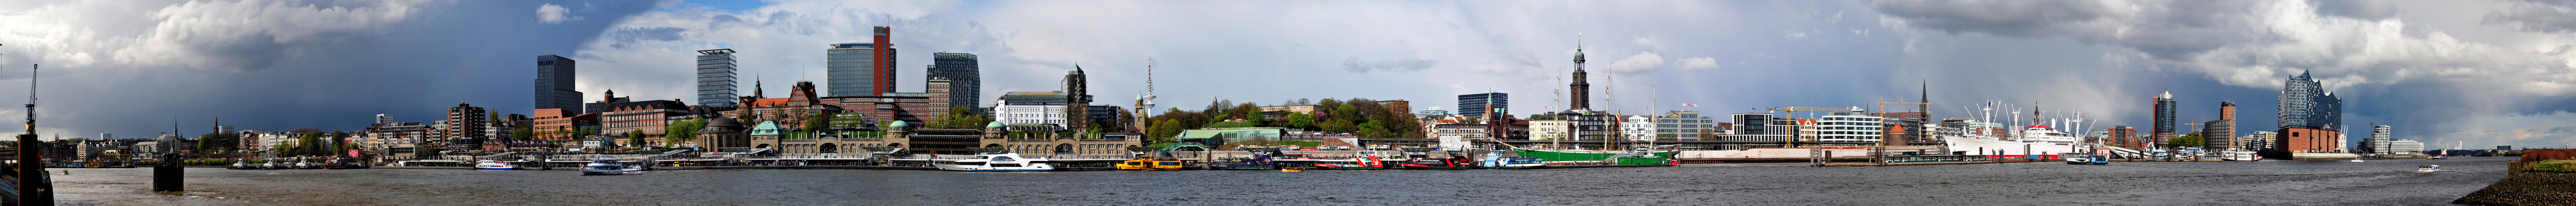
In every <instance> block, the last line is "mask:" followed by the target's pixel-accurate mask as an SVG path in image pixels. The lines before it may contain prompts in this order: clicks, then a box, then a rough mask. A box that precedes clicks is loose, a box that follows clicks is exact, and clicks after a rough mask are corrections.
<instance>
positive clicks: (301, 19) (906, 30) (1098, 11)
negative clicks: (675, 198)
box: [0, 0, 2576, 148]
mask: <svg viewBox="0 0 2576 206" xmlns="http://www.w3.org/2000/svg"><path fill="white" fill-rule="evenodd" d="M2568 11H2576V4H2570V3H2562V2H2538V1H2219V2H2209V1H2155V0H2139V1H1989V0H1962V1H1611V2H1597V1H748V0H726V1H328V0H307V1H261V0H252V1H169V0H138V1H71V0H29V1H16V3H11V4H0V22H5V23H0V96H24V95H25V94H23V93H20V91H25V90H24V89H23V88H19V87H23V85H28V83H27V82H26V81H28V80H29V78H28V77H29V76H28V75H27V73H28V71H29V70H28V68H29V67H30V65H33V64H42V65H43V68H44V69H43V72H41V73H39V76H41V77H42V79H43V81H42V82H40V84H38V85H40V86H39V88H38V89H37V91H38V92H40V97H41V98H42V100H40V101H38V102H37V103H38V104H39V108H38V112H37V114H38V115H39V116H38V121H39V122H38V123H39V124H38V126H37V127H38V128H37V130H39V133H42V134H46V135H58V136H62V137H95V136H97V134H98V133H114V134H117V137H120V138H142V137H148V136H149V135H152V134H153V133H154V132H156V131H169V130H171V129H172V127H173V125H172V124H174V123H175V124H176V127H177V129H178V130H179V132H181V133H185V134H190V135H194V134H203V133H206V132H207V131H208V130H207V129H206V128H209V127H210V126H211V125H215V124H218V123H217V122H216V121H217V119H218V118H220V119H221V123H220V124H225V125H236V126H239V127H241V128H243V129H258V130H291V129H296V128H302V127H320V128H323V129H325V130H359V129H362V128H363V127H365V126H366V124H367V123H370V121H372V118H373V115H376V114H387V115H390V116H392V117H394V118H395V120H396V121H403V122H423V121H429V120H432V119H433V118H435V117H436V116H437V115H440V114H441V113H443V109H445V108H447V107H453V106H457V105H456V104H457V103H465V104H472V105H474V106H479V107H486V108H488V109H490V110H493V111H501V112H507V113H518V114H525V113H529V112H527V111H528V110H529V109H530V108H531V106H530V105H531V103H530V102H531V101H532V100H531V99H532V94H530V91H531V88H532V87H533V86H532V84H533V79H534V78H535V72H534V69H535V65H534V64H532V62H533V61H535V60H534V57H536V56H539V55H560V56H565V57H569V58H572V59H575V60H577V61H580V62H581V68H580V72H581V73H580V74H579V77H578V78H577V80H578V83H577V85H578V90H580V91H582V92H585V93H586V95H588V96H591V97H592V98H596V96H598V95H599V94H600V92H602V91H607V90H615V91H616V92H617V94H618V95H619V96H631V97H634V98H638V99H682V98H688V97H689V96H690V95H689V94H690V93H691V92H692V91H693V90H692V89H691V88H690V85H691V82H690V81H691V74H692V73H693V71H691V70H690V69H691V68H692V66H693V65H691V63H690V62H691V60H692V59H691V57H692V56H694V54H693V52H692V51H695V50H705V49H733V50H736V51H738V52H740V53H737V54H736V55H737V58H738V60H739V61H740V63H738V65H739V66H740V67H741V68H742V70H741V71H740V75H741V78H740V79H742V80H744V81H745V82H744V83H752V82H750V81H753V80H757V81H759V82H760V83H762V85H763V86H764V87H763V88H774V89H780V90H781V91H785V89H787V87H788V85H792V84H793V82H796V81H811V80H817V79H821V77H822V76H823V75H822V72H821V69H822V68H821V64H822V62H823V61H822V59H823V58H822V57H823V56H824V55H823V53H822V52H823V51H822V50H823V49H824V48H826V47H825V45H826V44H831V43H844V42H868V41H872V39H871V38H870V37H869V36H868V34H869V33H870V32H869V31H868V28H869V27H871V26H890V27H893V30H894V31H893V39H892V40H891V41H893V42H890V43H892V44H894V45H895V46H894V47H895V48H899V49H901V52H902V53H900V54H898V56H899V57H898V58H897V61H898V62H909V63H904V64H899V65H903V66H897V69H898V72H897V73H898V77H897V80H898V82H899V83H898V88H899V89H898V90H897V91H902V92H919V91H921V86H920V84H921V81H922V76H921V74H925V73H927V72H925V70H924V68H925V67H926V66H923V65H928V64H929V63H930V62H931V61H930V59H929V55H928V53H931V52H958V53H972V54H976V55H978V56H979V57H980V58H981V59H980V61H981V65H982V69H983V70H982V72H983V78H984V81H985V82H986V88H985V91H984V94H986V95H987V97H985V99H993V98H992V97H991V96H997V95H999V94H1001V93H1004V92H1014V91H1053V90H1056V87H1057V84H1058V81H1057V80H1058V78H1060V77H1061V75H1063V74H1064V72H1065V71H1067V70H1068V69H1070V68H1073V67H1075V66H1077V65H1078V66H1080V67H1082V68H1083V70H1084V71H1085V72H1087V73H1088V74H1089V78H1090V80H1091V82H1092V84H1091V85H1090V89H1091V91H1093V93H1095V94H1099V95H1100V96H1102V98H1101V99H1103V100H1109V101H1111V102H1114V103H1112V104H1121V105H1123V104H1125V102H1126V101H1124V99H1127V98H1130V97H1132V96H1133V95H1132V94H1131V93H1138V92H1143V90H1144V87H1145V85H1144V83H1143V82H1142V80H1144V79H1145V78H1146V72H1145V69H1146V68H1147V64H1148V62H1151V64H1152V65H1153V66H1152V68H1153V72H1152V73H1153V75H1152V76H1153V78H1154V80H1155V81H1154V82H1155V84H1156V85H1155V86H1154V89H1155V90H1154V94H1155V95H1157V96H1159V97H1160V99H1159V100H1158V101H1157V103H1158V104H1160V105H1161V106H1162V107H1163V108H1175V107H1177V108H1200V107H1204V106H1205V105H1207V104H1208V103H1207V101H1208V100H1210V99H1226V100H1232V101H1234V102H1252V103H1259V104H1263V105H1272V104H1279V103H1280V102H1284V101H1289V100H1295V99H1301V98H1304V99H1324V98H1336V99H1339V98H1355V97H1356V98H1369V99H1378V100H1393V99H1402V100H1408V101H1411V102H1412V105H1414V107H1416V109H1424V108H1429V107H1438V108H1439V109H1454V108H1455V107H1456V106H1455V104H1456V101H1455V99H1454V97H1455V96H1456V95H1460V94H1471V93H1484V92H1503V93H1509V94H1511V96H1513V97H1516V98H1515V100H1516V101H1513V102H1512V106H1511V108H1510V109H1511V110H1512V111H1513V113H1515V114H1521V115H1526V114H1533V113H1537V112H1538V111H1551V110H1563V109H1566V108H1564V106H1563V105H1565V104H1566V103H1565V102H1564V100H1560V99H1561V98H1562V97H1561V96H1563V95H1564V94H1563V92H1568V91H1567V90H1566V89H1565V88H1566V86H1565V85H1566V84H1567V82H1565V81H1567V79H1565V78H1566V76H1567V74H1568V73H1570V72H1571V71H1572V70H1573V69H1575V67H1576V65H1575V64H1574V63H1573V62H1572V57H1573V56H1574V54H1575V53H1576V49H1577V48H1578V45H1580V48H1581V49H1582V53H1583V54H1585V55H1587V58H1588V59H1589V61H1590V62H1588V63H1587V64H1584V65H1582V67H1583V68H1584V69H1585V70H1587V71H1589V72H1590V74H1591V80H1592V82H1591V83H1592V84H1593V85H1594V86H1593V88H1592V90H1593V92H1594V94H1592V96H1593V97H1594V98H1595V100H1594V101H1595V102H1594V103H1593V104H1594V105H1595V106H1594V107H1596V108H1595V109H1599V110H1611V111H1618V112H1621V113H1627V114H1653V113H1660V111H1667V110H1692V111H1702V112H1706V113H1710V114H1727V113H1742V112H1764V111H1757V110H1752V108H1770V107H1837V108H1839V107H1863V108H1870V109H1873V110H1875V109H1876V108H1875V107H1877V105H1876V104H1875V103H1877V102H1908V101H1919V100H1918V97H1919V96H1926V95H1928V96H1929V97H1930V102H1933V103H1934V104H1933V105H1932V106H1931V107H1932V108H1933V111H1932V112H1933V114H1934V115H1935V116H1940V117H1962V116H1970V115H1969V114H1968V113H1969V112H1968V111H1973V110H1975V109H1973V108H1971V107H1973V106H1975V105H1978V103H1979V102H1984V101H1995V102H2005V103H2010V104H2012V105H2013V106H2015V107H2016V108H2006V110H2033V109H2034V108H2032V107H2037V108H2035V109H2037V110H2046V111H2047V113H2048V114H2049V116H2050V117H2052V118H2058V117H2075V116H2076V115H2075V114H2076V113H2081V114H2082V117H2085V118H2087V119H2091V120H2092V121H2089V122H2088V123H2091V124H2092V125H2093V126H2091V128H2103V127H2108V126H2109V125H2114V124H2125V125H2130V126H2133V127H2146V126H2147V125H2149V124H2151V123H2150V122H2149V121H2150V120H2149V118H2150V115H2149V114H2150V112H2151V110H2150V108H2151V107H2150V106H2151V105H2150V100H2149V98H2150V97H2154V96H2156V95H2158V94H2159V93H2162V92H2172V93H2173V95H2174V96H2175V97H2176V98H2177V99H2179V101H2180V102H2181V103H2182V104H2181V107H2180V109H2181V110H2182V112H2181V114H2180V116H2179V119H2180V120H2181V121H2183V122H2185V123H2198V122H2203V121H2209V120H2215V119H2217V118H2218V112H2217V105H2218V102H2220V101H2235V102H2237V103H2238V105H2239V106H2240V108H2239V109H2240V111H2239V114H2238V116H2237V118H2238V119H2240V121H2239V122H2241V123H2240V125H2239V127H2240V128H2243V129H2241V130H2243V131H2244V132H2245V133H2250V132H2251V131H2268V130H2271V129H2272V128H2275V127H2276V125H2274V124H2273V120H2274V119H2275V118H2274V116H2273V115H2274V114H2275V112H2276V111H2275V109H2274V105H2276V104H2275V103H2276V98H2277V96H2278V93H2279V91H2280V89H2281V88H2282V87H2283V85H2284V84H2283V80H2284V79H2286V78H2288V77H2289V76H2292V75H2296V74H2299V73H2302V72H2306V73H2311V74H2313V75H2315V76H2316V77H2317V78H2318V79H2320V80H2322V81H2323V82H2324V84H2325V85H2326V86H2327V87H2328V90H2329V91H2332V92H2335V93H2336V94H2337V95H2338V96H2341V97H2343V98H2344V100H2345V102H2346V110H2345V111H2344V112H2345V116H2344V122H2347V123H2350V124H2352V125H2354V126H2352V127H2353V128H2352V129H2348V130H2347V131H2349V132H2350V133H2352V134H2349V136H2350V137H2351V138H2362V137H2365V136H2367V133H2366V132H2365V131H2366V130H2365V129H2362V128H2366V127H2368V125H2370V124H2380V125H2391V126H2393V127H2395V128H2396V129H2395V131H2396V132H2395V134H2394V136H2395V137H2397V138H2399V139H2413V140H2419V141H2423V142H2426V143H2427V144H2428V145H2427V146H2428V147H2452V146H2462V147H2467V148H2487V147H2492V146H2493V145H2516V146H2523V147H2541V146H2548V147H2556V146H2558V145H2561V144H2566V143H2570V142H2576V114H2571V113H2570V112H2568V111H2569V110H2576V100H2571V99H2570V98H2569V97H2570V96H2571V94H2576V85H2570V84H2576V52H2571V51H2570V50H2571V49H2576V45H2571V44H2576V35H2571V32H2576V12H2568ZM1149 60H1150V61H1149ZM906 64H908V65H906ZM766 85H778V86H766ZM1921 85H1929V89H1928V94H1918V92H1923V91H1925V88H1922V87H1920V86H1921ZM746 92H747V90H746ZM0 102H5V101H0ZM987 104H989V103H987ZM1684 104H1691V105H1696V106H1683V105H1684ZM1889 108H1891V109H1890V110H1891V111H1910V110H1911V109H1910V108H1911V105H1890V106H1889ZM1897 108H1907V109H1897ZM1157 110H1160V109H1159V108H1158V109H1157ZM25 112H26V111H24V110H22V109H9V110H0V116H7V117H9V118H7V119H11V120H9V121H18V120H15V119H17V118H16V117H18V116H23V115H25V114H26V113H25ZM2003 115H2010V114H2003ZM2024 115H2027V114H2024ZM2184 128H2186V129H2188V128H2191V127H2190V126H2185V127H2184Z"/></svg>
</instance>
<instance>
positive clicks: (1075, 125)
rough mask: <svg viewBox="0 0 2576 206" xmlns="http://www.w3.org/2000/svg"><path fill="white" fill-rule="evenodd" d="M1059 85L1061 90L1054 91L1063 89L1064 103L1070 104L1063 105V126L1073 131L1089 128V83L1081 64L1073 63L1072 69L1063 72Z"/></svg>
mask: <svg viewBox="0 0 2576 206" xmlns="http://www.w3.org/2000/svg"><path fill="white" fill-rule="evenodd" d="M1061 86H1062V87H1061V88H1063V90H1056V91H1064V99H1065V104H1066V105H1072V106H1069V107H1065V110H1066V111H1065V112H1064V113H1065V115H1064V116H1065V118H1066V119H1065V125H1064V126H1065V127H1064V128H1065V129H1069V130H1074V131H1082V129H1085V128H1091V120H1092V118H1091V107H1090V106H1091V93H1090V92H1091V83H1090V80H1089V77H1088V75H1084V74H1083V73H1082V65H1073V71H1070V72H1065V74H1064V84H1063V85H1061Z"/></svg>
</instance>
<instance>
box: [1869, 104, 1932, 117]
mask: <svg viewBox="0 0 2576 206" xmlns="http://www.w3.org/2000/svg"><path fill="white" fill-rule="evenodd" d="M1890 104H1920V105H1926V106H1929V105H1932V103H1931V102H1878V112H1881V113H1885V112H1887V105H1890ZM1914 112H1924V111H1914ZM1925 118H1930V117H1925Z"/></svg>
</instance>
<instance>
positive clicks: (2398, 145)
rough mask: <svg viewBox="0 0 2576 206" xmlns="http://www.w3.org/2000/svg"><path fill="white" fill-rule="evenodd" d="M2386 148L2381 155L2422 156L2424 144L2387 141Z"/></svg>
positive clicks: (2410, 141) (2411, 141)
mask: <svg viewBox="0 0 2576 206" xmlns="http://www.w3.org/2000/svg"><path fill="white" fill-rule="evenodd" d="M2386 148H2388V149H2385V150H2386V153H2381V154H2423V153H2424V143H2423V142H2416V141H2415V140H2403V139H2401V140H2389V141H2388V147H2386ZM2500 149H2503V150H2511V149H2510V148H2500Z"/></svg>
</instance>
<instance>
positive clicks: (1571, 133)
mask: <svg viewBox="0 0 2576 206" xmlns="http://www.w3.org/2000/svg"><path fill="white" fill-rule="evenodd" d="M1530 120H1531V121H1533V122H1535V121H1546V120H1564V121H1565V122H1563V123H1564V127H1565V128H1564V130H1561V131H1555V132H1558V133H1561V135H1558V136H1554V137H1557V138H1559V139H1551V140H1562V141H1605V140H1610V139H1611V138H1614V137H1618V135H1619V131H1614V130H1611V129H1610V128H1611V127H1612V126H1614V125H1613V124H1618V123H1619V116H1618V115H1611V114H1606V113H1601V112H1593V111H1568V112H1557V113H1550V114H1541V115H1531V116H1530ZM1531 135H1541V134H1538V133H1537V132H1532V133H1531Z"/></svg>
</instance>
